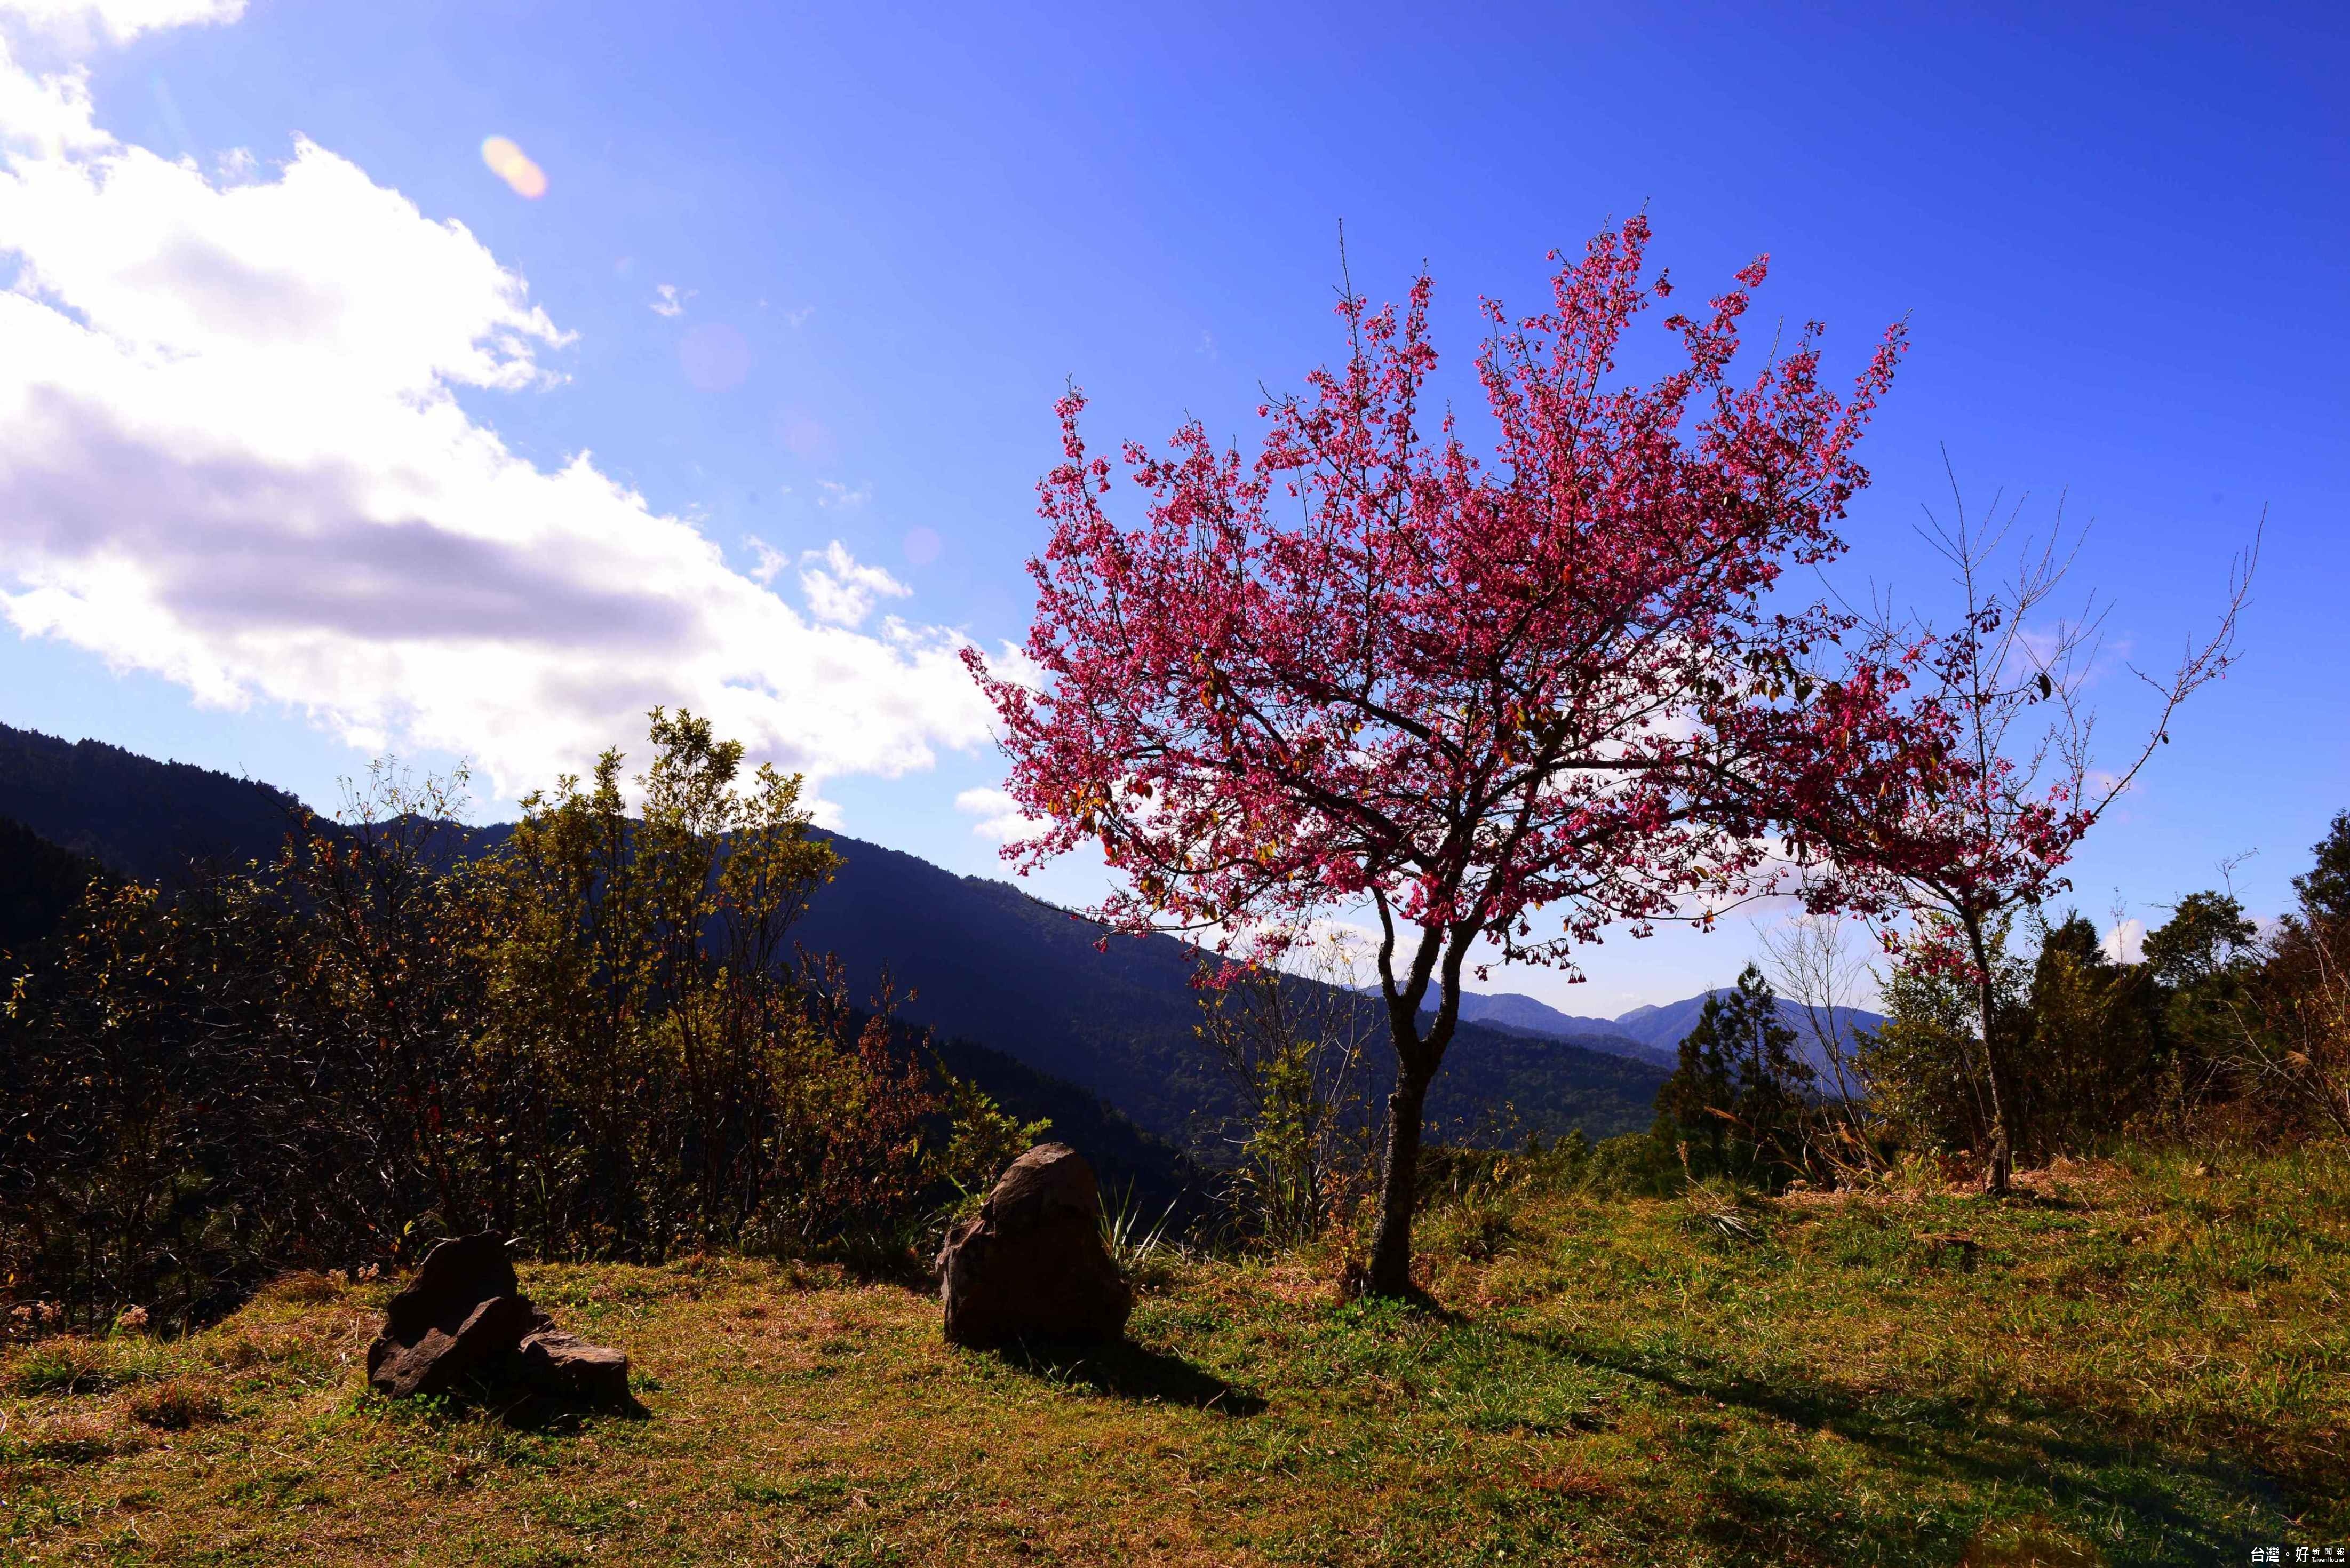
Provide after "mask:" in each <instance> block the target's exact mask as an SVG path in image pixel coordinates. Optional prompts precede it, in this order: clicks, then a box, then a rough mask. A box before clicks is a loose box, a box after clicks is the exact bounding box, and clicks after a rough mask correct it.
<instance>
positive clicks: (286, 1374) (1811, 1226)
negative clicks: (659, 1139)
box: [0, 1156, 2350, 1564]
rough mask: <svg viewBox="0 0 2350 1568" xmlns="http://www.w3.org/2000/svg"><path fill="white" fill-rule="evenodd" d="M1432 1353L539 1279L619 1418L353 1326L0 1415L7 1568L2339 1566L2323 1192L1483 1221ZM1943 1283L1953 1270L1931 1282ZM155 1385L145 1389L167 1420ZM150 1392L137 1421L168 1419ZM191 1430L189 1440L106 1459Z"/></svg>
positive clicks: (1535, 1191)
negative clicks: (380, 1392)
mask: <svg viewBox="0 0 2350 1568" xmlns="http://www.w3.org/2000/svg"><path fill="white" fill-rule="evenodd" d="M1424 1237H1425V1240H1426V1241H1427V1242H1428V1243H1429V1247H1430V1251H1429V1262H1430V1284H1431V1285H1432V1286H1433V1287H1434V1290H1435V1293H1436V1295H1437V1297H1438V1299H1439V1300H1440V1302H1441V1303H1443V1307H1444V1310H1443V1311H1441V1312H1439V1313H1427V1312H1414V1311H1409V1310H1405V1309H1400V1308H1397V1307H1393V1306H1386V1305H1380V1306H1369V1305H1360V1304H1351V1305H1342V1304H1339V1303H1336V1301H1335V1300H1334V1297H1333V1293H1332V1292H1331V1289H1330V1286H1329V1283H1328V1281H1329V1278H1330V1276H1331V1273H1332V1272H1333V1260H1331V1259H1330V1258H1328V1257H1326V1256H1299V1257H1294V1258H1289V1259H1285V1260H1282V1261H1278V1262H1210V1261H1198V1262H1181V1263H1177V1264H1173V1265H1170V1266H1166V1267H1161V1268H1157V1269H1153V1270H1151V1271H1149V1275H1148V1279H1149V1291H1148V1293H1147V1294H1146V1295H1145V1297H1144V1299H1143V1301H1142V1303H1141V1305H1140V1306H1139V1309H1138V1311H1137V1313H1136V1314H1135V1321H1134V1325H1133V1328H1134V1340H1135V1343H1134V1345H1132V1346H1131V1347H1129V1348H1127V1349H1124V1350H1121V1351H1118V1352H1117V1353H1114V1354H1096V1355H1087V1356H1084V1357H1081V1358H1066V1357H1064V1358H1056V1357H1054V1356H1051V1355H1035V1356H1027V1357H1023V1356H1010V1357H1007V1356H1000V1355H981V1354H972V1353H968V1352H962V1351H954V1350H949V1349H947V1348H945V1347H944V1346H942V1345H941V1344H940V1342H939V1338H938V1332H937V1321H936V1311H935V1307H934V1304H933V1303H931V1302H930V1301H929V1300H927V1299H926V1298H924V1297H922V1296H920V1295H918V1294H914V1293H909V1292H907V1291H906V1290H903V1289H901V1288H897V1287H893V1286H888V1285H879V1284H860V1283H858V1282H854V1281H851V1280H848V1279H846V1278H843V1277H841V1276H839V1275H837V1274H835V1273H831V1272H821V1271H818V1272H810V1271H808V1270H806V1269H803V1268H795V1267H792V1266H788V1265H770V1264H766V1263H754V1262H731V1261H696V1262H688V1263H684V1264H681V1265H678V1266H675V1267H671V1268H667V1269H659V1270H641V1269H621V1268H611V1269H587V1268H550V1269H540V1270H536V1271H534V1272H530V1273H529V1274H528V1275H527V1276H526V1278H527V1288H529V1289H530V1291H531V1292H532V1293H533V1294H534V1295H536V1296H537V1297H538V1298H540V1299H541V1300H542V1301H543V1302H545V1303H547V1304H549V1305H550V1306H552V1307H553V1308H554V1310H555V1311H556V1313H557V1314H559V1315H560V1316H562V1317H563V1318H565V1319H566V1320H567V1321H568V1322H570V1323H571V1324H575V1325H577V1327H579V1328H581V1329H583V1330H585V1331H587V1332H589V1333H591V1334H594V1335H595V1336H597V1337H598V1338H603V1339H608V1340H609V1341H611V1342H613V1343H617V1344H619V1345H623V1346H625V1347H627V1348H628V1349H629V1351H630V1352H631V1353H632V1354H633V1355H634V1356H635V1357H636V1360H637V1366H638V1371H639V1380H640V1381H639V1394H640V1397H641V1398H642V1401H643V1403H644V1406H645V1407H646V1414H645V1415H644V1416H643V1417H641V1418H636V1419H628V1418H619V1417H591V1418H576V1417H565V1416H563V1415H561V1414H559V1413H552V1412H546V1411H533V1410H530V1409H528V1408H522V1407H518V1408H515V1409H512V1410H508V1411H504V1412H502V1411H501V1410H500V1409H499V1408H498V1407H495V1406H491V1407H473V1408H463V1407H414V1406H408V1407H395V1406H392V1405H389V1404H386V1403H384V1402H382V1401H380V1400H379V1399H376V1398H374V1397H369V1396H367V1395H365V1394H363V1393H362V1392H361V1387H362V1385H361V1381H360V1378H359V1370H358V1358H359V1355H361V1353H362V1352H363V1349H364V1346H365V1345H366V1342H367V1338H368V1335H369V1332H370V1330H371V1327H372V1324H373V1321H374V1314H375V1312H376V1310H377V1309H378V1308H379V1307H380V1303H381V1301H382V1299H383V1297H384V1295H385V1293H386V1287H384V1286H382V1285H374V1286H369V1287H361V1288H348V1287H344V1286H341V1285H338V1284H336V1283H333V1282H330V1281H328V1280H324V1279H321V1278H317V1277H313V1278H309V1279H303V1280H294V1281H289V1282H284V1283H282V1284H281V1285H280V1286H278V1287H276V1289H275V1290H274V1291H273V1292H272V1293H269V1294H268V1295H266V1296H265V1297H264V1298H263V1299H261V1300H259V1301H257V1302H255V1303H253V1304H252V1305H250V1306H248V1307H247V1308H246V1309H245V1310H244V1311H243V1312H242V1313H240V1314H237V1315H236V1316H235V1317H234V1318H232V1319H230V1320H229V1321H227V1322H225V1323H224V1324H220V1325H219V1326H218V1327H216V1328H214V1329H213V1330H212V1331H210V1332H208V1333H206V1334H203V1335H201V1336H200V1337H198V1338H196V1339H194V1340H192V1341H190V1342H187V1343H185V1344H180V1345H169V1346H156V1345H150V1344H148V1343H147V1342H144V1341H140V1340H129V1339H117V1340H114V1341H110V1342H108V1343H107V1344H105V1345H99V1346H97V1347H95V1348H90V1347H83V1348H82V1349H80V1350H79V1351H78V1353H77V1354H70V1355H69V1354H68V1353H66V1352H65V1351H64V1350H62V1349H60V1348H59V1347H58V1345H57V1342H50V1343H49V1344H48V1345H45V1346H42V1347H36V1348H34V1349H31V1350H20V1351H18V1352H16V1353H15V1354H14V1355H12V1356H11V1357H10V1358H9V1359H8V1360H7V1362H6V1364H5V1366H0V1388H5V1394H0V1422H5V1425H0V1538H5V1542H6V1543H7V1544H6V1548H5V1550H6V1551H7V1552H13V1553H15V1555H16V1558H17V1559H18V1560H22V1561H33V1562H46V1561H65V1560H72V1561H90V1560H105V1561H110V1562H122V1563H259V1562H360V1563H407V1562H413V1563H428V1562H429V1563H446V1562H480V1563H510V1564H523V1563H536V1564H555V1563H598V1562H608V1561H610V1562H629V1563H725V1562H740V1563H753V1562H756V1563H769V1562H777V1563H885V1562H887V1563H933V1562H937V1563H1024V1562H1070V1563H1096V1562H1138V1563H1199V1564H1211V1563H1213V1564H1224V1563H1396V1564H1404V1563H1409V1564H1429V1563H1521V1562H1539V1563H1560V1562H1567V1563H1575V1562H1590V1563H1823V1564H1826V1563H1835V1564H1847V1563H1961V1562H1964V1563H1976V1564H1991V1563H2013V1564H2022V1563H2035V1562H2037V1563H2067V1564H2073V1563H2112V1564H2121V1563H2220V1562H2237V1563H2241V1562H2246V1561H2249V1560H2250V1550H2251V1547H2252V1546H2253V1545H2255V1544H2260V1543H2272V1544H2282V1545H2284V1546H2286V1547H2287V1548H2288V1551H2287V1552H2286V1556H2285V1560H2286V1561H2288V1562H2289V1561H2292V1556H2291V1552H2290V1548H2291V1547H2292V1546H2293V1545H2297V1544H2313V1545H2314V1544H2322V1543H2332V1542H2343V1541H2344V1540H2345V1538H2350V1459H2345V1454H2344V1449H2343V1443H2344V1438H2345V1432H2350V1329H2345V1325H2344V1323H2343V1316H2342V1305H2343V1301H2344V1297H2345V1292H2350V1170H2345V1166H2344V1163H2343V1162H2342V1161H2341V1160H2340V1158H2338V1157H2327V1158H2320V1157H2316V1156H2309V1157H2303V1158H2287V1159H2281V1160H2275V1161H2271V1162H2267V1163H2262V1164H2258V1165H2252V1166H2247V1167H2244V1168H2237V1167H2233V1166H2230V1167H2229V1168H2225V1169H2218V1170H2214V1169H2208V1168H2201V1167H2199V1166H2197V1165H2195V1164H2193V1163H2190V1162H2189V1161H2187V1160H2183V1159H2168V1158H2165V1159H2161V1160H2153V1161H2147V1162H2143V1163H2140V1164H2137V1165H2135V1166H2127V1167H2125V1166H2099V1167H2095V1168H2087V1167H2076V1168H2069V1169H2066V1170H2063V1171H2060V1172H2058V1173H2055V1174H2053V1175H2051V1176H2049V1177H2047V1178H2045V1179H2039V1180H2037V1181H2036V1182H2035V1184H2034V1186H2033V1189H2032V1190H2031V1191H2030V1192H2029V1193H2028V1194H2026V1195H2025V1196H2023V1197H2022V1198H2019V1199H2016V1200H2014V1201H2012V1202H2010V1203H2007V1204H2004V1205H2001V1206H1989V1205H1985V1204H1983V1203H1981V1202H1980V1201H1977V1200H1974V1199H1966V1198H1962V1197H1958V1196H1954V1195H1950V1194H1946V1193H1943V1192H1941V1191H1939V1189H1922V1188H1921V1189H1913V1190H1908V1191H1901V1192H1895V1193H1889V1194H1880V1195H1876V1196H1870V1197H1858V1198H1826V1197H1819V1198H1811V1197H1804V1196H1800V1195H1799V1196H1797V1197H1794V1198H1791V1199H1786V1200H1783V1201H1780V1202H1776V1203H1768V1204H1751V1205H1750V1206H1748V1207H1746V1208H1743V1209H1731V1208H1721V1207H1719V1206H1717V1205H1715V1204H1712V1203H1711V1202H1708V1201H1703V1200H1686V1199H1685V1200H1677V1201H1669V1202H1629V1203H1624V1202H1608V1201H1602V1200H1599V1199H1595V1198H1593V1197H1590V1196H1587V1195H1582V1194H1578V1193H1576V1192H1574V1191H1571V1190H1570V1191H1562V1190H1556V1189H1550V1188H1546V1187H1541V1186H1536V1187H1534V1188H1532V1189H1527V1188H1523V1187H1517V1186H1510V1185H1507V1184H1505V1185H1504V1186H1503V1188H1501V1189H1499V1190H1495V1191H1488V1192H1482V1193H1480V1194H1479V1195H1477V1196H1475V1197H1473V1198H1472V1199H1469V1200H1466V1201H1461V1202H1456V1203H1454V1204H1452V1205H1451V1206H1450V1207H1449V1208H1446V1209H1442V1210H1440V1211H1439V1212H1437V1213H1436V1214H1434V1215H1432V1216H1431V1218H1430V1220H1429V1222H1428V1227H1427V1230H1426V1231H1425V1233H1424ZM1969 1243H1971V1245H1970V1244H1969ZM175 1380H176V1381H175ZM166 1392H168V1394H169V1396H170V1397H164V1395H165V1393H166ZM214 1399H216V1400H217V1401H218V1405H219V1409H220V1412H221V1414H222V1416H223V1417H224V1418H222V1419H218V1420H203V1421H200V1422H199V1423H198V1424H196V1425H194V1426H192V1427H189V1428H184V1429H180V1430H168V1429H167V1430H158V1429H155V1428H150V1427H148V1426H144V1425H141V1424H140V1421H139V1420H138V1418H137V1417H136V1415H135V1414H134V1412H135V1411H137V1410H140V1409H144V1410H146V1411H148V1412H149V1414H150V1415H151V1416H152V1415H154V1414H155V1413H156V1412H157V1411H158V1410H159V1409H166V1410H168V1409H170V1408H177V1409H179V1410H182V1411H183V1412H185V1411H193V1412H196V1413H199V1414H201V1413H203V1411H205V1410H206V1409H207V1407H208V1402H209V1401H212V1400H214Z"/></svg>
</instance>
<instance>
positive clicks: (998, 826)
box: [955, 789, 1046, 844]
mask: <svg viewBox="0 0 2350 1568" xmlns="http://www.w3.org/2000/svg"><path fill="white" fill-rule="evenodd" d="M955 809H956V810H957V811H959V812H962V814H963V815H965V816H976V817H978V818H979V819H980V820H979V821H978V822H975V823H973V824H972V829H971V831H972V836H974V837H979V838H991V839H993V840H994V841H995V842H996V843H998V844H1008V843H1010V842H1011V841H1012V840H1014V839H1015V838H1026V837H1029V836H1032V835H1035V834H1037V833H1041V832H1043V831H1044V830H1045V826H1046V825H1045V824H1044V823H1042V822H1039V821H1037V820H1036V819H1035V818H1034V817H1030V816H1023V815H1020V803H1019V802H1017V801H1015V800H1014V799H1013V798H1012V797H1011V796H1010V795H1008V794H1004V793H1003V791H1002V790H1000V789H967V790H965V791H963V792H962V794H959V795H957V796H955Z"/></svg>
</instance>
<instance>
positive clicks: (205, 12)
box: [0, 0, 244, 48]
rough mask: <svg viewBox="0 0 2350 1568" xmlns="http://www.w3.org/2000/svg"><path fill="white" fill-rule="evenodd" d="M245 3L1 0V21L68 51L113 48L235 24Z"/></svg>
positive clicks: (216, 0) (234, 0)
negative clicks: (148, 36) (152, 35)
mask: <svg viewBox="0 0 2350 1568" xmlns="http://www.w3.org/2000/svg"><path fill="white" fill-rule="evenodd" d="M239 16H244V0H0V17H5V18H6V19H8V20H10V21H13V22H16V23H18V24H20V25H21V26H26V27H29V28H30V29H32V30H33V31H35V32H36V33H39V34H42V35H43V36H47V37H48V38H50V39H52V40H55V41H57V42H61V43H63V44H66V45H67V46H68V47H75V48H87V47H89V46H91V45H92V44H94V43H95V42H96V41H97V39H98V38H99V36H104V37H105V38H107V39H109V40H110V41H112V42H114V43H118V44H121V43H127V42H129V41H130V39H132V38H135V37H137V36H139V35H140V34H141V33H144V32H148V31H151V30H152V29H154V28H158V27H183V26H190V25H192V24H202V23H208V22H234V21H235V20H236V19H237V18H238V17H239Z"/></svg>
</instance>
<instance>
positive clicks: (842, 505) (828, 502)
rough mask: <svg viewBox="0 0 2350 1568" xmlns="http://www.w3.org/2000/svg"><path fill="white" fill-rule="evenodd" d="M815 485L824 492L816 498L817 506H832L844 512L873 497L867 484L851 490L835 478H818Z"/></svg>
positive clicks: (871, 490) (871, 488)
mask: <svg viewBox="0 0 2350 1568" xmlns="http://www.w3.org/2000/svg"><path fill="white" fill-rule="evenodd" d="M816 486H817V488H818V489H820V490H822V491H823V492H824V493H823V494H822V495H819V496H817V497H816V504H817V505H818V506H825V507H834V508H837V509H839V510H841V511H844V512H846V511H849V510H852V509H854V508H856V507H858V506H862V505H864V504H866V503H867V502H868V501H870V500H872V499H873V487H872V486H871V485H869V484H860V485H858V487H857V488H856V489H854V490H851V489H850V488H849V487H848V486H847V485H846V484H842V483H839V482H838V481H837V480H830V479H819V480H817V481H816Z"/></svg>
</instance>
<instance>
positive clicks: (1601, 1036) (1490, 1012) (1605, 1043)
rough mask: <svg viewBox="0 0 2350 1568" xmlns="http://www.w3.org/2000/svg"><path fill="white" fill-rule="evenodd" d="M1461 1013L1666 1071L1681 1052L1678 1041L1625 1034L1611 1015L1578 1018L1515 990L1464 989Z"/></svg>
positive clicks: (1497, 1025) (1513, 1029)
mask: <svg viewBox="0 0 2350 1568" xmlns="http://www.w3.org/2000/svg"><path fill="white" fill-rule="evenodd" d="M1461 1017H1463V1018H1465V1019H1468V1020H1470V1021H1471V1022H1472V1023H1485V1024H1490V1025H1492V1027H1493V1028H1496V1029H1508V1030H1512V1031H1514V1032H1515V1033H1520V1034H1533V1035H1536V1036H1539V1037H1541V1038H1544V1039H1548V1040H1572V1041H1574V1042H1575V1044H1578V1045H1582V1046H1585V1047H1586V1048H1587V1049H1590V1050H1593V1051H1605V1052H1607V1054H1609V1055H1611V1056H1627V1057H1629V1058H1631V1059H1632V1060H1633V1061H1635V1062H1649V1063H1654V1064H1657V1065H1658V1066H1660V1067H1663V1068H1664V1069H1665V1070H1666V1071H1668V1072H1670V1071H1671V1070H1672V1069H1673V1068H1674V1067H1676V1066H1678V1065H1679V1064H1680V1053H1679V1050H1677V1049H1675V1047H1677V1046H1678V1045H1679V1044H1680V1042H1679V1040H1675V1041H1674V1042H1673V1043H1672V1044H1671V1045H1669V1046H1659V1045H1653V1044H1648V1042H1646V1041H1643V1040H1641V1039H1639V1038H1638V1037H1637V1036H1635V1035H1631V1034H1627V1033H1625V1032H1624V1030H1622V1029H1621V1028H1619V1027H1617V1023H1616V1021H1615V1020H1614V1019H1612V1018H1580V1017H1577V1016H1576V1015H1575V1014H1574V1013H1572V1012H1560V1011H1559V1010H1558V1009H1557V1008H1555V1007H1553V1006H1551V1005H1550V1004H1549V1003H1548V1002H1536V1001H1535V1000H1534V998H1533V997H1531V996H1523V995H1521V994H1519V993H1518V992H1499V993H1487V992H1463V993H1462V994H1461Z"/></svg>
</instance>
